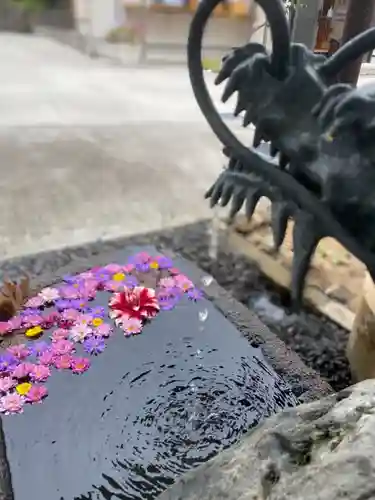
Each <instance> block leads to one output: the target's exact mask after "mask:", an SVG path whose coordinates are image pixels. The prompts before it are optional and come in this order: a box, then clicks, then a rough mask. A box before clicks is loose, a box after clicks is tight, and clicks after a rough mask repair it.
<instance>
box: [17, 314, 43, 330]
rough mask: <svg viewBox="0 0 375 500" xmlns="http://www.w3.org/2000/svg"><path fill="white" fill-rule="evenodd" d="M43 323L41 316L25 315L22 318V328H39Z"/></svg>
mask: <svg viewBox="0 0 375 500" xmlns="http://www.w3.org/2000/svg"><path fill="white" fill-rule="evenodd" d="M42 323H43V316H42V315H40V314H25V316H23V318H22V326H24V327H25V328H30V327H32V326H39V325H41V324H42Z"/></svg>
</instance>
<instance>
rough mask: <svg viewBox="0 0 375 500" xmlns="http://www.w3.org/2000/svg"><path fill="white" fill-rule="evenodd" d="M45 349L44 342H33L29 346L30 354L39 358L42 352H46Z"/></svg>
mask: <svg viewBox="0 0 375 500" xmlns="http://www.w3.org/2000/svg"><path fill="white" fill-rule="evenodd" d="M47 349H48V344H47V342H44V340H40V341H39V342H33V344H32V345H31V346H30V351H31V354H32V355H34V356H41V355H42V354H43V353H44V352H46V351H47Z"/></svg>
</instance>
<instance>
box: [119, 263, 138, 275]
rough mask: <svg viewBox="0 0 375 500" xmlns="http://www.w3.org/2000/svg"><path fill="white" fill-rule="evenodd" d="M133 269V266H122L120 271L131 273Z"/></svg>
mask: <svg viewBox="0 0 375 500" xmlns="http://www.w3.org/2000/svg"><path fill="white" fill-rule="evenodd" d="M134 269H135V265H134V264H126V265H125V266H122V270H123V271H124V273H131V272H132V271H134Z"/></svg>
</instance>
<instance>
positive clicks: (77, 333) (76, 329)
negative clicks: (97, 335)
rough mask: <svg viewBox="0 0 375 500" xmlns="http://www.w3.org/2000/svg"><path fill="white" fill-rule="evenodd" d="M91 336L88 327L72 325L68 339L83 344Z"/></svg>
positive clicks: (81, 324) (90, 329) (80, 324)
mask: <svg viewBox="0 0 375 500" xmlns="http://www.w3.org/2000/svg"><path fill="white" fill-rule="evenodd" d="M91 334H92V328H90V327H89V326H88V325H86V324H83V323H79V324H76V325H74V326H73V327H72V328H71V330H70V332H69V338H70V339H71V340H73V342H83V341H84V340H85V338H86V337H87V336H88V335H91Z"/></svg>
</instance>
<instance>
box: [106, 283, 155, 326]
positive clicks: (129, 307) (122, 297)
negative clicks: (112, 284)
mask: <svg viewBox="0 0 375 500" xmlns="http://www.w3.org/2000/svg"><path fill="white" fill-rule="evenodd" d="M109 307H110V309H112V310H111V311H110V313H109V316H110V317H111V318H112V319H114V320H115V321H116V324H120V323H121V322H122V321H123V320H127V319H131V318H135V319H138V320H141V321H144V320H146V319H149V318H153V317H154V316H156V314H157V313H158V312H159V310H160V307H159V304H158V301H157V299H156V295H155V290H153V289H152V288H146V287H143V286H136V287H135V288H128V287H126V286H125V287H124V289H123V291H122V292H117V293H114V294H113V296H112V297H111V299H110V300H109Z"/></svg>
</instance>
